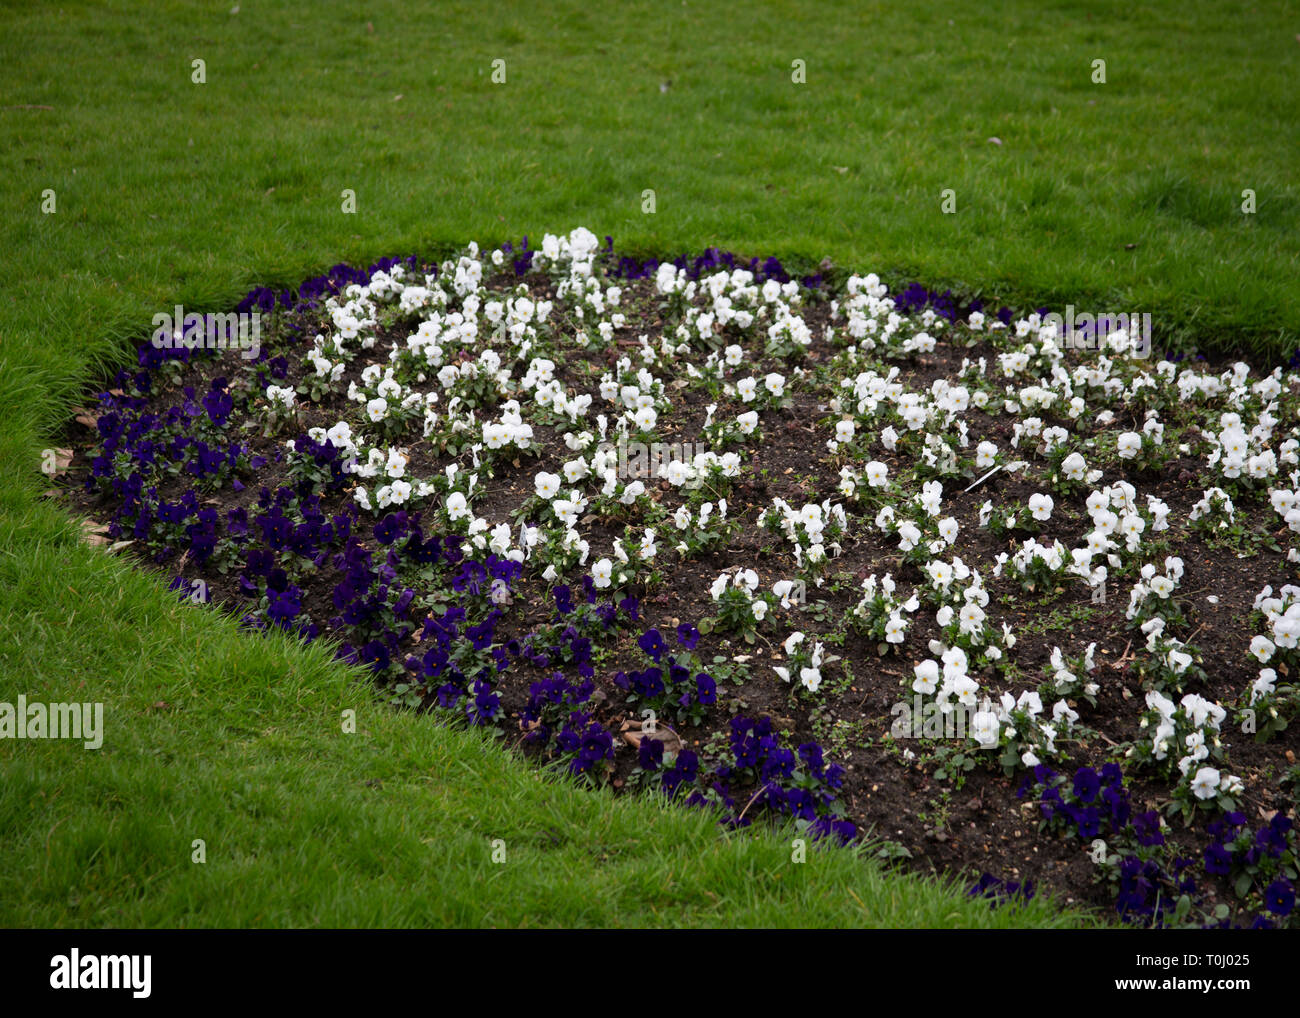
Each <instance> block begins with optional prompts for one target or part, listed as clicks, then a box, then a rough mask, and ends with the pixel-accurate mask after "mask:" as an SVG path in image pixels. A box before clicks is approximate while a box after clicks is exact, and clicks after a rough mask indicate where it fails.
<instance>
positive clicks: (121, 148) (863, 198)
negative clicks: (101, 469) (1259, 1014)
mask: <svg viewBox="0 0 1300 1018" xmlns="http://www.w3.org/2000/svg"><path fill="white" fill-rule="evenodd" d="M3 6H4V7H5V21H6V27H7V31H6V33H5V34H4V37H3V40H2V41H0V53H3V56H4V57H5V58H6V59H4V60H3V61H0V97H3V98H0V106H2V107H4V108H3V109H0V206H2V207H3V209H4V217H3V241H4V243H3V246H0V270H2V271H3V278H4V279H5V287H4V291H3V294H0V423H2V426H0V698H2V699H4V700H8V701H12V700H14V699H15V698H16V696H17V694H18V693H20V692H21V693H25V694H27V695H28V697H29V698H32V699H37V698H42V699H51V700H58V699H71V698H73V697H78V698H81V699H97V700H103V701H104V702H105V704H106V716H107V724H108V726H109V731H108V736H107V739H106V744H105V747H104V748H103V749H102V750H99V751H97V752H94V753H91V752H87V751H84V750H81V749H80V748H77V747H72V746H68V745H64V744H57V743H20V742H11V741H5V742H3V743H0V765H2V766H3V769H4V774H5V777H6V780H5V782H4V783H3V785H2V786H0V834H2V836H3V844H4V846H5V848H4V862H5V865H4V866H3V867H0V923H4V924H6V925H82V924H84V925H171V924H187V925H199V924H213V925H226V924H228V925H280V924H284V925H314V924H321V925H331V924H340V925H366V924H406V923H412V924H417V923H425V924H435V923H454V924H463V925H478V924H485V925H493V924H496V925H521V924H525V923H553V924H579V923H584V924H585V923H590V924H597V923H601V924H605V923H609V924H636V923H646V922H654V923H665V924H669V923H673V924H682V925H690V924H696V925H720V924H777V925H782V924H792V925H793V924H869V925H870V924H881V925H917V924H927V925H930V924H933V925H954V924H957V925H972V924H981V923H1012V922H1016V923H1021V924H1028V925H1045V924H1054V923H1066V922H1073V921H1075V920H1072V919H1070V918H1068V917H1066V916H1063V915H1061V914H1060V913H1057V912H1055V911H1053V910H1050V909H1047V908H1042V907H1037V906H1035V908H1034V909H1031V910H1030V912H1028V913H1025V914H1023V915H1017V914H1016V913H1012V912H996V913H994V912H990V911H989V910H987V909H986V908H984V906H982V905H978V904H975V903H970V902H966V901H963V900H960V899H959V898H955V897H953V896H952V895H951V894H950V893H946V892H945V891H943V890H941V889H939V888H938V887H936V885H934V884H932V883H927V882H921V881H918V880H915V879H912V878H907V879H904V878H899V877H890V878H889V879H888V880H885V879H884V878H882V877H881V875H880V873H879V871H878V870H877V869H875V868H874V867H872V866H870V865H867V864H865V863H863V862H861V861H859V860H856V859H854V858H852V857H850V856H849V855H847V854H839V855H834V856H832V855H825V854H822V853H814V854H812V855H810V857H809V859H810V861H809V862H808V863H806V864H804V865H802V866H797V865H792V864H790V862H789V858H790V851H789V845H788V842H787V841H783V840H781V839H779V838H775V837H774V838H766V839H764V838H739V839H719V838H718V837H717V835H716V832H715V831H714V830H713V829H712V825H711V824H709V822H708V821H707V820H706V819H705V818H702V817H699V816H695V815H690V814H682V813H679V812H676V811H667V810H660V809H658V808H656V807H654V806H653V805H650V804H645V803H631V802H625V801H615V800H610V799H609V798H608V797H607V796H604V795H600V794H596V793H591V792H586V791H582V790H579V789H575V788H572V787H569V786H567V785H557V784H554V783H551V782H547V781H541V780H539V779H538V778H537V777H535V776H534V775H533V774H532V773H531V772H530V771H529V770H528V769H527V768H525V767H523V766H521V765H519V764H518V763H516V762H514V761H511V760H509V759H507V758H506V757H504V756H503V755H501V754H500V753H499V752H498V751H497V750H496V749H495V748H494V747H488V746H484V745H483V744H482V743H481V742H480V741H479V739H478V737H477V736H474V735H470V734H466V733H460V732H452V731H446V730H442V729H439V728H436V727H434V726H433V725H431V724H429V723H427V722H426V721H423V720H420V719H415V718H410V717H404V716H394V715H391V714H389V713H388V712H386V711H385V710H383V709H381V708H379V707H377V706H376V705H375V704H374V703H373V701H372V700H371V698H370V696H369V694H368V692H367V690H366V689H365V687H364V686H363V685H359V684H356V683H355V682H353V680H352V678H351V677H350V676H349V675H348V674H347V673H346V672H344V671H343V670H342V669H340V668H338V667H336V666H334V665H332V664H330V663H329V662H328V661H327V660H326V657H325V655H324V654H323V653H322V652H320V651H318V650H303V649H301V648H298V647H296V646H291V645H289V644H287V643H283V642H279V641H276V640H274V639H272V640H260V639H256V640H255V639H250V638H247V637H242V636H238V635H236V634H235V633H233V632H232V631H231V628H230V627H229V625H228V624H226V623H224V622H223V621H222V620H220V619H218V618H216V617H215V616H210V615H207V614H204V613H200V612H195V611H191V610H188V609H182V608H180V607H176V606H174V605H173V603H172V600H171V599H170V598H169V597H168V596H167V595H166V594H165V592H164V591H163V590H162V589H161V587H160V586H159V585H157V584H156V583H154V582H153V581H152V580H150V579H147V578H144V577H141V576H138V575H135V574H134V573H132V572H131V571H130V570H129V568H128V567H126V566H125V565H124V564H122V563H119V562H117V561H115V560H110V559H106V558H104V557H103V556H102V555H101V554H99V553H96V552H93V551H91V550H89V549H87V548H85V547H84V546H82V545H81V544H80V543H79V541H78V540H77V537H76V532H75V528H74V527H73V526H72V525H71V524H70V523H69V521H68V520H67V519H66V517H64V516H63V515H62V514H61V513H60V512H59V511H58V510H57V508H55V507H53V506H52V505H50V504H48V503H46V502H44V501H42V500H41V499H40V498H39V497H38V496H39V492H40V491H41V490H42V488H43V487H45V485H44V483H43V478H41V476H40V475H39V474H38V473H37V466H38V464H39V462H40V451H41V449H43V448H45V447H47V446H50V445H52V444H62V443H61V442H59V441H57V436H58V433H59V429H60V428H61V425H62V422H63V421H64V420H66V419H67V411H68V408H69V407H70V406H72V405H74V404H75V403H77V402H78V401H79V400H81V399H82V398H84V393H85V391H86V388H87V387H88V386H93V385H94V384H95V382H96V381H97V380H99V379H101V378H102V377H103V376H104V374H105V372H107V371H108V370H109V369H111V368H115V367H117V366H120V365H121V364H122V363H123V362H124V359H125V358H126V357H127V356H128V353H129V341H130V340H131V339H132V338H138V337H141V336H143V335H144V334H145V332H146V330H147V329H148V327H149V324H150V320H151V317H152V315H153V314H154V313H155V312H157V311H159V310H161V309H164V308H170V307H171V306H172V305H174V304H176V303H182V304H184V305H185V307H186V309H187V310H198V311H202V310H220V309H224V308H226V307H228V306H230V305H231V304H232V303H233V301H234V300H235V299H237V298H238V297H239V296H241V295H242V294H243V292H244V291H245V290H246V289H247V288H248V287H249V286H250V285H251V284H254V283H279V284H293V283H296V282H297V281H298V280H300V279H301V278H303V277H305V276H307V275H309V274H314V273H315V272H317V271H319V270H320V269H321V268H322V267H325V266H328V265H330V264H332V263H334V262H337V261H342V260H349V261H352V262H369V261H371V260H373V259H374V258H376V257H379V256H382V255H386V254H399V253H407V252H419V253H422V254H426V255H429V254H433V253H438V252H443V251H446V250H448V249H449V248H450V247H452V246H456V245H459V244H460V243H462V242H464V241H466V240H469V239H478V240H480V241H481V242H484V243H486V242H492V241H500V240H504V239H508V238H516V239H517V238H518V236H519V235H521V234H523V233H528V234H530V235H532V236H534V237H537V236H540V234H541V233H542V232H543V231H546V230H551V231H560V230H568V229H571V228H572V227H574V226H577V225H586V226H588V227H590V228H592V229H593V230H596V231H597V232H598V233H600V234H602V235H603V234H605V233H609V234H613V235H614V236H615V238H616V241H617V242H618V243H619V244H620V246H622V247H624V248H626V249H629V250H636V251H640V252H645V253H651V252H656V253H663V252H670V253H672V252H685V251H697V250H699V249H700V248H702V247H703V246H706V245H709V244H716V245H719V246H724V247H730V248H732V249H735V250H739V251H742V252H745V253H755V254H759V253H761V254H768V253H777V254H780V255H783V256H787V257H792V258H795V259H796V260H802V261H803V262H805V263H809V264H812V263H816V262H818V261H820V259H822V258H823V257H830V258H831V259H833V260H834V261H835V262H836V263H837V264H840V265H844V266H850V267H853V268H860V269H862V270H863V271H866V270H868V269H876V270H877V271H881V272H882V273H883V274H886V275H887V277H888V278H890V279H893V280H898V281H901V280H903V279H906V278H919V279H922V280H924V281H926V282H927V283H930V284H938V285H945V284H947V285H953V286H956V287H958V288H960V289H962V290H963V291H965V292H967V293H971V294H978V293H986V294H991V295H994V296H996V297H997V298H999V299H1001V300H1004V301H1006V302H1008V303H1012V304H1014V305H1017V306H1039V305H1041V304H1053V305H1054V306H1063V305H1064V304H1066V303H1073V304H1075V305H1076V307H1078V308H1079V309H1081V310H1116V311H1118V310H1132V311H1139V312H1140V311H1149V312H1151V313H1152V315H1153V322H1154V327H1155V329H1156V332H1157V340H1158V342H1167V343H1176V344H1179V345H1181V346H1184V347H1191V346H1200V347H1203V348H1218V349H1225V348H1232V349H1236V350H1240V351H1241V352H1243V353H1251V354H1255V355H1259V356H1269V357H1285V356H1286V355H1288V354H1289V353H1290V352H1291V351H1292V350H1293V349H1294V348H1295V347H1296V345H1297V342H1298V339H1297V337H1300V297H1298V296H1297V294H1296V291H1295V288H1294V286H1293V285H1292V283H1293V280H1294V279H1295V278H1296V269H1297V257H1296V241H1295V238H1296V237H1297V236H1300V232H1298V231H1297V227H1298V226H1300V197H1298V194H1297V189H1296V185H1295V183H1294V177H1293V174H1292V173H1291V172H1290V171H1291V170H1292V169H1293V156H1294V146H1293V145H1292V144H1290V142H1289V139H1293V138H1294V137H1295V132H1296V128H1297V117H1298V116H1300V113H1298V112H1297V108H1296V106H1295V104H1294V103H1293V102H1291V101H1290V100H1291V92H1292V82H1293V81H1294V77H1295V70H1296V62H1297V60H1298V59H1300V46H1297V44H1296V41H1295V38H1294V32H1295V25H1294V23H1293V22H1292V21H1289V20H1288V11H1287V8H1286V6H1285V5H1283V4H1264V3H1261V4H1256V5H1254V6H1253V7H1252V8H1251V9H1249V10H1242V9H1240V8H1239V7H1237V6H1236V5H1231V4H1228V3H1221V4H1211V3H1205V4H1199V5H1196V6H1195V7H1194V8H1192V9H1188V8H1186V6H1185V5H1182V4H1177V3H1174V2H1172V0H1168V2H1159V3H1147V4H1143V5H1139V6H1134V5H1131V4H1119V3H1113V4H1111V3H1106V4H1102V3H1092V4H1086V5H1085V4H1074V3H1067V2H1061V3H1054V4H1050V5H1042V4H1037V3H1031V2H1028V0H1024V2H1005V0H1004V2H994V3H991V4H987V5H981V6H980V7H979V8H978V9H976V8H969V9H965V8H961V7H960V6H959V5H951V4H944V3H937V2H930V0H922V2H918V3H915V4H909V5H905V6H904V7H899V6H898V5H892V4H885V3H868V4H856V3H841V4H835V5H830V4H819V5H804V6H802V7H801V6H798V5H793V4H791V5H774V6H772V7H769V8H766V9H763V10H756V9H754V8H752V7H746V8H743V9H733V8H729V7H725V6H720V5H708V4H702V3H696V2H690V3H687V4H682V5H681V6H680V7H678V6H676V5H671V6H669V5H659V4H619V5H606V4H601V5H594V6H593V5H591V4H576V3H571V2H558V3H554V4H548V5H546V6H545V7H543V8H540V9H538V8H530V9H528V11H529V13H527V14H525V13H522V11H523V10H524V9H522V8H521V9H520V11H519V12H511V11H509V10H498V9H492V10H490V11H489V10H488V9H486V8H484V7H483V6H482V5H481V4H469V3H454V4H439V5H436V7H434V6H429V7H420V6H418V5H414V6H413V5H410V4H395V3H387V2H383V0H376V2H374V3H371V4H367V5H366V6H365V7H364V8H358V7H356V6H355V5H345V4H326V5H313V6H311V7H303V6H302V5H287V4H282V5H273V6H272V5H260V4H259V5H253V4H244V5H242V9H241V10H240V12H239V13H238V14H231V13H229V11H230V8H231V6H233V0H232V3H231V4H220V5H210V4H209V5H198V4H193V5H191V4H177V3H159V4H152V5H142V4H123V3H117V4H112V5H98V4H97V5H90V4H85V3H75V2H68V3H64V4H62V5H61V6H60V7H59V8H57V9H56V8H49V7H40V6H37V7H30V6H28V5H20V4H13V3H6V4H4V5H3ZM1097 58H1101V59H1105V60H1106V62H1107V65H1106V66H1107V81H1106V83H1105V84H1094V83H1093V82H1092V80H1091V76H1092V61H1093V60H1094V59H1097ZM195 59H202V60H204V61H205V62H206V63H205V71H206V82H205V83H204V84H195V83H193V82H192V80H191V76H192V74H193V73H194V72H193V69H192V61H194V60H195ZM496 59H501V60H504V61H505V62H506V65H505V66H506V73H507V80H506V82H505V83H504V84H494V83H493V82H492V80H491V74H492V61H493V60H496ZM796 59H799V60H804V61H806V67H807V82H806V84H794V83H793V82H792V81H791V65H792V61H794V60H796ZM668 82H671V84H668V85H666V90H663V88H662V87H661V86H662V85H665V84H666V83H668ZM398 96H400V98H397V97H398ZM41 107H51V108H49V109H45V108H41ZM990 137H997V138H999V139H1000V140H1001V142H1002V144H1001V145H996V144H992V143H990V142H989V141H988V140H987V139H989V138H990ZM345 188H348V189H352V190H354V191H355V193H356V202H357V212H356V214H354V215H345V214H343V213H342V211H341V192H342V191H343V190H344V189H345ZM946 188H951V189H952V190H953V192H954V194H955V199H956V202H957V212H956V213H955V214H951V215H946V214H944V213H943V212H942V211H941V209H940V192H941V191H942V190H944V189H946ZM1246 188H1250V189H1253V190H1254V191H1255V193H1256V200H1257V203H1258V206H1257V211H1256V213H1255V214H1253V215H1244V214H1242V212H1241V211H1240V205H1241V202H1242V197H1241V192H1242V190H1243V189H1246ZM46 189H51V190H53V191H54V192H55V202H56V205H57V211H56V212H55V213H54V214H52V215H46V214H42V212H41V206H42V202H43V200H44V197H45V196H44V192H45V191H46ZM646 189H653V190H654V192H655V202H656V212H655V214H654V215H646V214H643V213H642V211H641V209H642V200H643V199H642V194H643V191H645V190H646ZM1129 245H1133V246H1132V247H1131V248H1130V247H1129ZM157 703H165V704H167V705H168V706H167V707H166V708H162V707H154V706H153V705H154V704H157ZM346 708H351V709H355V710H356V711H357V712H358V719H359V733H358V734H357V735H355V736H345V735H343V734H342V732H341V731H340V726H339V714H340V712H341V711H342V710H343V709H346ZM374 779H377V780H378V781H379V784H367V782H368V781H372V780H374ZM548 831H549V832H552V833H550V834H548V833H547V832H548ZM195 838H202V839H205V840H206V842H207V853H208V854H207V859H208V861H207V863H206V864H204V865H202V866H200V865H196V864H193V863H191V862H190V853H191V847H190V846H191V842H192V841H193V839H195ZM493 838H500V839H502V840H504V841H505V843H506V847H507V853H508V858H509V860H510V861H509V862H508V863H507V864H506V865H504V866H495V865H492V864H491V863H490V862H489V859H490V852H489V850H488V849H487V848H486V846H487V845H489V843H490V841H491V839H493ZM778 877H779V878H780V879H779V880H778V879H777V878H778Z"/></svg>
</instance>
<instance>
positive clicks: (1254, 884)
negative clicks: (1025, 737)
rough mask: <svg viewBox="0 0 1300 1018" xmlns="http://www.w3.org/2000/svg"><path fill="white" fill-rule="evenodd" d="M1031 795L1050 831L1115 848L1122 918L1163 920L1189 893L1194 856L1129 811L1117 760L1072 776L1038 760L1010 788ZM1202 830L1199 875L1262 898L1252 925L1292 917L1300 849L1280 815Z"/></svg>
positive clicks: (1233, 816) (1226, 821)
mask: <svg viewBox="0 0 1300 1018" xmlns="http://www.w3.org/2000/svg"><path fill="white" fill-rule="evenodd" d="M1031 794H1032V795H1034V796H1035V797H1036V799H1037V800H1038V806H1039V811H1040V813H1041V814H1042V816H1043V822H1044V824H1045V826H1047V827H1048V828H1049V829H1056V830H1064V831H1066V832H1068V833H1071V834H1074V835H1077V836H1078V837H1080V838H1082V839H1085V840H1091V839H1094V838H1098V837H1101V838H1104V839H1105V840H1106V841H1107V843H1108V846H1109V847H1110V848H1111V849H1112V850H1114V851H1115V852H1116V854H1117V856H1118V859H1117V862H1116V864H1115V865H1114V867H1113V872H1112V873H1111V879H1112V884H1113V886H1114V890H1115V908H1116V911H1117V912H1118V913H1119V914H1120V916H1122V917H1123V918H1124V919H1125V920H1127V921H1134V922H1142V923H1150V922H1151V921H1155V922H1157V923H1160V922H1166V921H1169V920H1170V919H1171V918H1172V917H1174V916H1175V914H1176V912H1175V910H1176V909H1177V903H1178V899H1179V898H1180V897H1181V896H1183V895H1188V896H1192V895H1195V894H1196V881H1195V879H1194V878H1193V875H1192V873H1191V870H1192V869H1193V867H1194V865H1195V863H1196V860H1195V859H1194V858H1187V857H1183V856H1180V855H1178V854H1177V852H1176V850H1175V849H1174V847H1173V846H1172V845H1171V844H1169V843H1168V841H1167V839H1166V837H1165V835H1164V833H1163V831H1162V828H1161V823H1160V815H1159V813H1157V812H1156V811H1154V810H1148V811H1146V812H1143V813H1137V814H1134V813H1133V812H1132V808H1131V805H1130V802H1129V793H1128V789H1127V788H1126V787H1125V785H1124V779H1123V773H1122V771H1121V769H1120V767H1119V765H1118V764H1115V763H1108V764H1106V765H1104V766H1103V767H1102V768H1101V770H1100V771H1095V770H1093V769H1092V768H1090V767H1081V768H1079V769H1078V770H1077V771H1076V772H1075V774H1074V777H1073V779H1071V778H1069V777H1067V776H1065V775H1062V774H1058V773H1057V772H1056V771H1054V770H1053V769H1052V768H1050V767H1048V766H1046V765H1042V764H1040V765H1039V766H1038V767H1035V768H1034V771H1033V774H1032V775H1031V776H1029V777H1026V778H1025V780H1024V782H1022V784H1021V785H1020V788H1019V790H1018V792H1017V795H1019V796H1020V797H1021V798H1024V797H1026V796H1028V795H1031ZM1206 833H1207V834H1208V835H1209V836H1210V838H1211V839H1212V841H1211V843H1210V844H1209V845H1207V846H1206V847H1205V849H1204V851H1203V852H1202V859H1203V863H1204V869H1205V872H1206V874H1208V875H1209V876H1211V877H1221V878H1227V879H1228V880H1229V881H1230V882H1231V883H1232V885H1233V889H1234V891H1235V892H1236V894H1237V897H1238V898H1239V899H1242V900H1243V901H1247V902H1249V901H1252V900H1253V901H1255V902H1256V903H1262V906H1263V908H1264V909H1265V911H1267V912H1269V913H1271V915H1272V917H1273V918H1272V919H1269V918H1266V917H1263V916H1260V917H1257V918H1256V920H1255V925H1257V926H1271V925H1274V924H1275V923H1276V921H1278V920H1284V919H1286V918H1288V917H1289V916H1290V915H1291V914H1292V912H1293V910H1294V908H1295V885H1294V873H1295V866H1296V861H1297V858H1300V854H1298V853H1297V850H1296V845H1295V834H1294V829H1293V824H1292V822H1291V821H1290V820H1289V819H1288V818H1287V817H1286V816H1284V815H1283V814H1282V813H1280V812H1278V813H1275V814H1274V815H1273V817H1272V819H1270V820H1269V822H1268V823H1267V824H1265V825H1264V826H1262V827H1260V828H1258V829H1255V830H1252V829H1251V828H1250V826H1249V824H1248V823H1247V820H1246V816H1245V814H1244V813H1239V812H1232V813H1226V814H1224V815H1223V817H1221V818H1220V819H1218V820H1214V821H1212V822H1211V823H1209V824H1207V825H1206ZM1226 922H1227V921H1226V920H1224V921H1223V923H1221V924H1220V925H1226Z"/></svg>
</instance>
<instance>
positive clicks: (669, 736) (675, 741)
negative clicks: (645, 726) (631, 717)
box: [619, 721, 682, 753]
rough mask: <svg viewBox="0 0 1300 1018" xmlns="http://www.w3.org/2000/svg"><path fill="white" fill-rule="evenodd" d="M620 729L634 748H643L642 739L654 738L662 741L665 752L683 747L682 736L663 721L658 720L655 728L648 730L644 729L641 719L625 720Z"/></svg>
mask: <svg viewBox="0 0 1300 1018" xmlns="http://www.w3.org/2000/svg"><path fill="white" fill-rule="evenodd" d="M619 731H620V732H622V733H623V738H624V739H625V740H626V741H627V744H628V745H629V746H631V747H632V748H633V749H638V750H639V749H640V748H641V740H642V739H654V740H655V741H656V742H662V743H663V744H664V752H665V753H677V752H679V751H680V750H681V748H682V740H681V737H680V736H678V734H677V733H676V732H674V731H673V730H672V729H671V728H669V727H668V726H667V725H665V724H664V723H663V722H656V723H655V730H654V731H653V732H646V731H642V729H641V722H640V721H624V722H623V724H622V725H620V726H619Z"/></svg>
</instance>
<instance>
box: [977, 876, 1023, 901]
mask: <svg viewBox="0 0 1300 1018" xmlns="http://www.w3.org/2000/svg"><path fill="white" fill-rule="evenodd" d="M1034 891H1035V888H1034V882H1033V881H1032V880H1025V881H1020V880H1001V879H999V878H998V877H995V876H994V875H993V874H992V873H981V874H980V877H979V879H978V880H977V881H975V883H974V884H972V885H971V886H970V888H969V889H968V890H967V891H966V895H967V897H970V898H988V899H989V901H990V903H991V904H993V905H995V906H996V905H1006V904H1008V903H1010V902H1013V901H1019V902H1028V901H1032V900H1033V898H1034Z"/></svg>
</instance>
